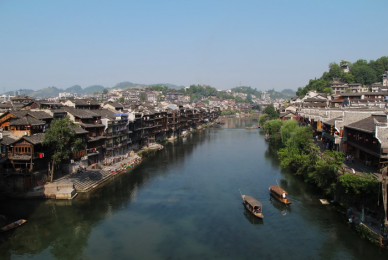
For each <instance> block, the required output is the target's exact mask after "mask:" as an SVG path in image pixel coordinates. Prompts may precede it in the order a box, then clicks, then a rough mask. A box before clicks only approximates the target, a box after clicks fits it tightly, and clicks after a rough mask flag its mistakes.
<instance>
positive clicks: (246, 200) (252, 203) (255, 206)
mask: <svg viewBox="0 0 388 260" xmlns="http://www.w3.org/2000/svg"><path fill="white" fill-rule="evenodd" d="M241 197H242V199H243V204H244V206H245V208H246V209H247V210H249V212H251V213H252V214H253V215H254V216H255V217H258V218H264V215H263V212H262V211H263V209H262V208H263V205H262V204H261V203H260V202H259V201H258V200H256V199H255V198H253V197H252V196H246V195H241Z"/></svg>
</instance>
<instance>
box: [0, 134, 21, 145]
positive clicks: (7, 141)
mask: <svg viewBox="0 0 388 260" xmlns="http://www.w3.org/2000/svg"><path fill="white" fill-rule="evenodd" d="M19 139H20V138H17V137H14V136H4V137H3V141H1V144H2V145H10V144H13V143H15V142H16V141H17V140H19Z"/></svg>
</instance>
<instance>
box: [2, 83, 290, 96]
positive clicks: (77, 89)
mask: <svg viewBox="0 0 388 260" xmlns="http://www.w3.org/2000/svg"><path fill="white" fill-rule="evenodd" d="M156 85H162V86H167V87H169V88H170V89H180V88H183V87H184V86H177V85H174V84H166V83H158V84H151V85H147V84H136V83H132V82H129V81H125V82H120V83H117V84H116V85H115V86H114V87H112V88H106V87H104V86H101V85H93V86H89V87H87V88H84V89H83V88H82V87H81V86H79V85H74V86H72V87H70V88H66V89H61V88H56V87H47V88H43V89H40V90H32V89H19V90H16V91H18V93H20V95H27V96H30V97H34V98H49V97H58V95H59V93H62V92H67V93H75V94H77V95H78V96H81V95H91V94H93V93H96V92H100V93H101V92H102V91H103V90H104V89H107V90H111V89H128V88H146V87H148V86H156ZM272 91H273V92H276V91H274V90H272ZM269 92H271V91H269ZM276 93H277V98H279V97H285V98H286V97H291V96H294V95H295V91H294V90H292V89H284V90H282V91H281V92H280V93H279V92H276ZM4 94H8V95H14V94H15V91H8V92H6V93H4ZM270 94H271V93H270ZM272 94H274V93H272ZM279 94H281V95H280V96H279Z"/></svg>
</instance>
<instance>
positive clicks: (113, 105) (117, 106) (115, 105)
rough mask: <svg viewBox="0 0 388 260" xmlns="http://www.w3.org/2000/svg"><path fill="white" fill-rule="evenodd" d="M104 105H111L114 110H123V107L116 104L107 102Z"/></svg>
mask: <svg viewBox="0 0 388 260" xmlns="http://www.w3.org/2000/svg"><path fill="white" fill-rule="evenodd" d="M104 105H111V106H112V107H114V108H123V107H124V106H123V105H122V104H120V103H118V102H107V103H105V104H104Z"/></svg>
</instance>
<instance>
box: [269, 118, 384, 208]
mask: <svg viewBox="0 0 388 260" xmlns="http://www.w3.org/2000/svg"><path fill="white" fill-rule="evenodd" d="M279 124H281V125H279ZM265 125H266V129H265V130H266V132H267V131H268V133H269V132H270V133H271V134H275V132H277V131H280V133H279V134H278V135H276V134H275V136H277V138H271V139H270V142H271V143H273V144H279V143H280V148H279V150H278V156H279V159H280V165H281V167H283V168H288V169H290V170H291V171H292V172H293V173H294V174H295V175H298V176H300V177H301V178H303V179H304V180H305V181H307V182H310V183H312V184H315V185H316V186H317V187H319V188H320V189H321V190H322V191H323V192H324V193H325V194H327V195H332V196H334V195H336V196H337V198H338V199H339V202H340V203H341V204H342V205H345V206H349V205H356V206H361V205H364V206H365V207H370V208H373V209H376V208H377V207H378V206H377V204H376V200H379V199H380V198H381V194H380V193H379V190H380V189H381V188H380V187H379V182H378V181H377V180H375V179H374V178H373V177H372V176H371V175H369V174H366V173H364V174H363V176H357V175H353V174H348V173H344V168H343V161H344V154H343V153H342V152H337V151H331V150H326V151H324V152H323V153H322V152H321V151H320V149H319V147H318V146H317V145H316V143H315V142H313V140H312V129H311V127H306V126H299V125H298V124H297V122H296V121H291V120H290V121H281V120H279V119H278V120H270V121H267V122H266V123H265ZM279 129H280V130H279Z"/></svg>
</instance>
